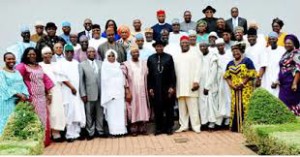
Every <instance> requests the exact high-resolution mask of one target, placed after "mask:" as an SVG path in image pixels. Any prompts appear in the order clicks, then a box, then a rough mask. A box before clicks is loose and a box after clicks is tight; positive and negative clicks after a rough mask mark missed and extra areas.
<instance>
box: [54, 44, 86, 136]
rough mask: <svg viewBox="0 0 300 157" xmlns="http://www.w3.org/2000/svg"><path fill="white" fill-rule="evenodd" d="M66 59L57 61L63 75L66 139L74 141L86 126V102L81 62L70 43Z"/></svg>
mask: <svg viewBox="0 0 300 157" xmlns="http://www.w3.org/2000/svg"><path fill="white" fill-rule="evenodd" d="M64 54H65V59H64V60H61V61H59V62H57V64H58V67H59V69H60V70H61V74H63V75H62V81H63V86H62V93H63V105H64V106H65V114H66V119H67V120H66V122H67V126H66V130H67V131H66V139H67V141H68V142H73V141H74V140H76V139H77V138H79V137H80V132H81V128H84V127H85V123H86V119H85V110H84V104H83V102H82V100H81V98H80V95H79V68H78V66H79V62H78V61H76V60H75V59H73V55H74V49H73V46H72V45H70V44H66V45H65V47H64Z"/></svg>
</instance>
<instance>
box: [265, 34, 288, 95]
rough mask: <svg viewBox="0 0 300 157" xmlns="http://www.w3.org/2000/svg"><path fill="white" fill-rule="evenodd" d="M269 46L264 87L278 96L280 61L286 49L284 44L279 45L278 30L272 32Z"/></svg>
mask: <svg viewBox="0 0 300 157" xmlns="http://www.w3.org/2000/svg"><path fill="white" fill-rule="evenodd" d="M268 37H269V38H268V43H269V45H270V46H269V47H268V48H267V54H266V55H267V58H268V62H267V69H266V72H265V76H264V77H265V79H264V80H263V81H265V82H263V83H262V87H263V88H265V89H267V90H268V91H269V92H270V93H271V94H273V95H274V96H276V97H278V94H279V87H278V85H279V82H278V74H279V70H280V67H279V61H280V59H281V57H282V55H283V54H284V53H285V49H284V47H282V46H278V45H277V40H278V34H277V33H276V32H271V33H270V34H269V36H268Z"/></svg>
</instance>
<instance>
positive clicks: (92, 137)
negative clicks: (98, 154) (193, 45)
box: [86, 136, 94, 141]
mask: <svg viewBox="0 0 300 157" xmlns="http://www.w3.org/2000/svg"><path fill="white" fill-rule="evenodd" d="M86 139H87V140H88V141H90V140H92V139H94V136H88V137H87V138H86Z"/></svg>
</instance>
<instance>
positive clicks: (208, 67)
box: [199, 42, 222, 129]
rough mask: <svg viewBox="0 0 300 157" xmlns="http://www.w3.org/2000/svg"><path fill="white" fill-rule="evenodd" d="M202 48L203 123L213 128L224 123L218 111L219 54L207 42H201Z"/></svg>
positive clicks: (201, 113) (201, 108)
mask: <svg viewBox="0 0 300 157" xmlns="http://www.w3.org/2000/svg"><path fill="white" fill-rule="evenodd" d="M200 50H201V52H202V53H203V56H202V57H201V61H200V63H201V64H200V67H202V68H201V70H200V90H199V92H200V96H199V109H200V117H201V124H202V125H205V124H207V123H208V127H209V128H211V129H212V128H214V127H215V124H217V125H221V123H222V117H221V116H220V115H219V112H218V88H219V85H218V77H217V76H218V54H217V53H215V52H214V51H210V50H209V49H208V43H206V42H201V43H200ZM220 117H221V118H220Z"/></svg>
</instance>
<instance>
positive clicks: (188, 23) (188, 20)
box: [180, 10, 197, 33]
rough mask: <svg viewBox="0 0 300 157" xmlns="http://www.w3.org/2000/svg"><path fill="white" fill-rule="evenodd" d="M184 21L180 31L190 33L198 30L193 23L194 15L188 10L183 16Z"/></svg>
mask: <svg viewBox="0 0 300 157" xmlns="http://www.w3.org/2000/svg"><path fill="white" fill-rule="evenodd" d="M183 18H184V21H183V22H181V23H180V29H181V30H182V31H184V32H186V33H187V32H188V31H189V30H196V26H197V24H196V22H195V21H192V13H191V11H189V10H187V11H185V12H184V14H183Z"/></svg>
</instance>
